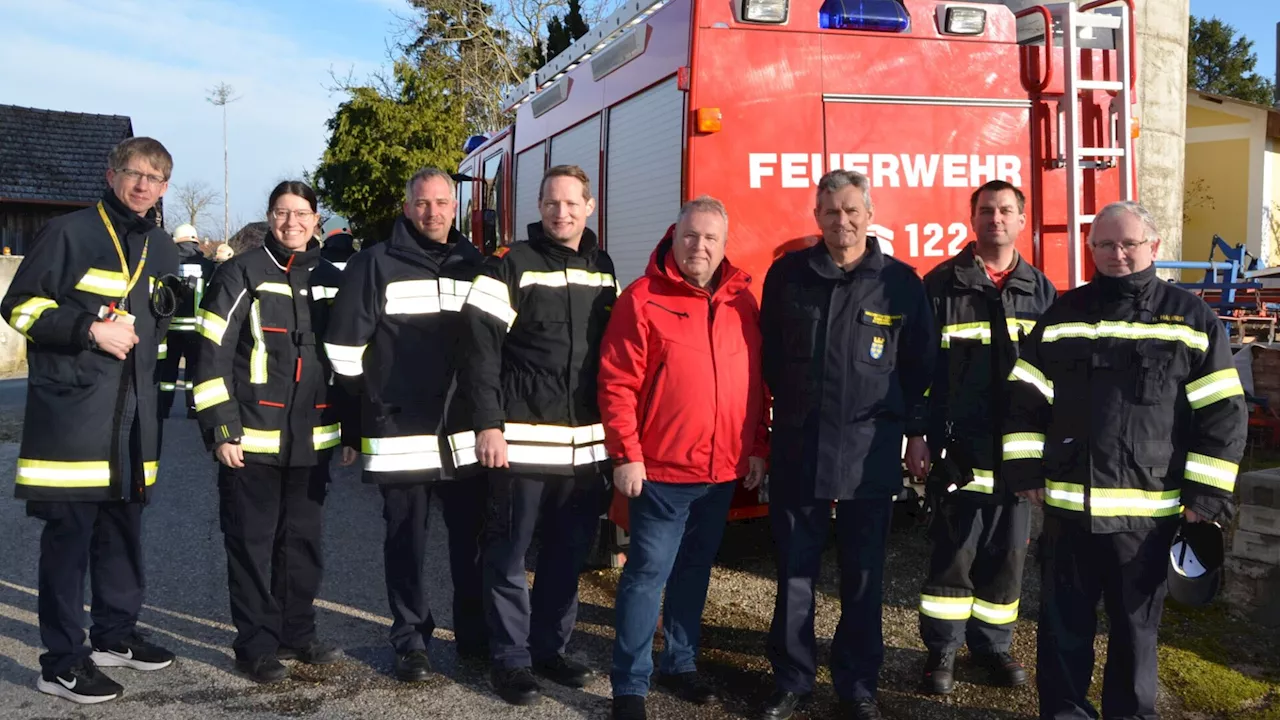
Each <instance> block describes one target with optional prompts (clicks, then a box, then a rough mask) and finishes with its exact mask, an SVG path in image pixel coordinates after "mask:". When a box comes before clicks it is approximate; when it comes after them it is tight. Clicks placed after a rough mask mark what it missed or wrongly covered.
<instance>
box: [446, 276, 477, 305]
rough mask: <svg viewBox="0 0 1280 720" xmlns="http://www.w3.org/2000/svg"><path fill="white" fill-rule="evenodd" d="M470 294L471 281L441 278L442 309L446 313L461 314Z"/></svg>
mask: <svg viewBox="0 0 1280 720" xmlns="http://www.w3.org/2000/svg"><path fill="white" fill-rule="evenodd" d="M469 292H471V281H470V280H454V279H453V278H440V309H441V310H444V311H445V312H460V311H461V310H462V304H463V303H464V302H466V300H467V293H469Z"/></svg>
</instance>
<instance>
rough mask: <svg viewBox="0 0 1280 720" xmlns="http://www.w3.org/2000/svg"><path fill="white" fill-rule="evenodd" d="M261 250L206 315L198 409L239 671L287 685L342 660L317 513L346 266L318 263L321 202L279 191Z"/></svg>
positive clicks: (333, 431)
mask: <svg viewBox="0 0 1280 720" xmlns="http://www.w3.org/2000/svg"><path fill="white" fill-rule="evenodd" d="M267 220H268V223H269V225H270V231H269V232H268V233H267V234H266V237H265V238H264V239H263V246H262V247H260V248H255V249H253V250H250V251H247V252H245V253H244V254H242V255H238V256H236V257H235V258H233V259H232V260H229V261H227V262H226V263H225V264H224V265H223V266H222V268H220V269H219V271H218V273H217V274H216V275H215V276H214V278H213V281H212V282H211V283H210V285H209V289H208V291H207V292H206V294H205V299H204V303H203V305H202V307H201V309H200V325H199V327H200V335H201V338H202V341H201V345H200V351H199V354H198V356H197V358H198V360H197V363H196V373H197V374H196V387H195V401H196V411H197V413H198V416H199V420H200V429H201V431H202V433H203V434H204V436H205V442H206V443H207V444H208V446H209V447H210V448H211V449H212V450H213V452H214V455H215V456H216V458H217V460H218V463H219V466H218V495H219V499H220V504H221V512H220V520H221V526H222V531H223V534H224V538H225V545H226V550H227V577H228V582H229V585H230V592H231V617H232V620H233V621H234V622H235V626H236V631H237V635H236V639H235V641H234V642H233V643H232V647H233V648H234V649H235V655H236V667H237V669H239V670H240V671H241V672H244V673H245V674H247V675H248V676H249V677H251V678H252V679H254V680H256V681H258V682H275V681H278V680H283V679H284V678H285V677H286V676H287V675H288V671H287V670H286V669H285V667H284V666H283V665H281V664H280V662H279V661H280V660H282V659H286V660H287V659H297V660H301V661H303V662H305V663H310V664H323V663H330V662H333V661H335V660H336V659H337V656H338V653H337V651H336V650H335V649H333V648H331V647H328V646H325V645H323V644H321V643H320V642H319V641H317V639H316V629H315V610H314V608H313V603H314V600H315V597H316V593H317V591H318V590H319V587H320V575H321V556H320V533H321V518H322V514H323V513H322V506H323V503H324V498H325V493H326V488H327V485H328V483H329V455H330V450H331V449H332V448H334V447H336V446H337V445H338V444H339V443H340V439H341V436H340V426H339V424H338V419H337V403H336V401H335V398H334V397H332V392H331V387H330V383H329V381H330V378H331V370H330V365H329V362H328V359H327V358H326V357H325V354H324V352H323V349H322V346H321V344H320V342H318V341H317V338H319V337H322V335H323V332H324V328H325V324H326V320H327V318H328V309H329V304H330V303H331V302H332V297H333V295H334V292H335V288H336V287H337V284H338V278H339V277H340V271H339V270H338V269H337V268H335V267H333V265H332V264H330V263H329V262H328V261H325V260H322V259H321V257H320V244H319V242H317V241H316V240H315V229H316V222H317V220H316V196H315V193H314V192H313V191H312V189H311V188H310V187H308V186H307V185H305V184H304V183H301V182H296V181H286V182H282V183H280V184H279V185H278V186H276V188H275V190H273V191H272V193H271V197H270V201H269V202H268V210H267Z"/></svg>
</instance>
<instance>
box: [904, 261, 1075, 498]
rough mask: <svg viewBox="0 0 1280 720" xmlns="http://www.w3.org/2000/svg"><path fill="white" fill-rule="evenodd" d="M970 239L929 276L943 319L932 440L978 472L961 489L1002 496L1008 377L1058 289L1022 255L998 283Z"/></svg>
mask: <svg viewBox="0 0 1280 720" xmlns="http://www.w3.org/2000/svg"><path fill="white" fill-rule="evenodd" d="M974 247H975V244H974V243H969V245H968V246H967V247H965V249H964V250H962V251H960V254H959V255H957V256H955V257H954V258H952V259H950V260H947V261H946V262H944V263H942V264H940V265H938V267H936V268H934V269H933V271H932V272H930V273H929V274H928V275H926V276H925V278H924V285H925V291H926V292H927V293H928V294H929V301H930V303H931V304H932V306H933V314H934V318H935V322H936V323H937V325H938V330H939V336H940V338H941V342H940V343H939V352H938V362H937V365H936V369H935V371H934V377H933V384H932V386H931V387H930V389H929V400H930V422H929V447H930V450H932V453H933V456H934V457H935V458H936V457H939V456H940V453H941V451H942V450H943V449H944V448H945V449H946V453H947V454H946V457H947V459H949V460H951V461H953V462H955V463H956V465H957V466H958V468H959V470H960V472H961V473H963V474H964V475H966V476H972V478H973V480H972V481H970V482H969V483H968V484H966V485H964V486H963V487H962V488H961V490H963V491H964V492H965V495H964V497H968V498H970V499H975V500H976V499H983V500H987V501H990V502H1001V500H1002V496H1003V495H1004V494H1005V490H1004V488H1003V487H1002V485H1003V483H1002V482H1001V480H1000V473H998V472H996V471H997V470H998V469H999V464H1000V463H999V460H1000V457H1001V452H1002V448H1001V437H1000V436H1001V432H1002V428H1001V427H1000V423H1001V422H1002V421H1003V417H1004V408H1005V407H1006V406H1007V404H1008V400H1007V398H1006V393H1005V388H1006V384H1005V378H1007V377H1008V376H1009V372H1010V371H1012V370H1013V364H1014V362H1015V361H1017V359H1018V345H1019V343H1020V342H1021V341H1022V340H1023V339H1024V338H1026V337H1027V336H1029V335H1030V334H1031V330H1032V328H1034V327H1035V324H1036V320H1037V319H1039V318H1040V315H1041V314H1042V313H1044V311H1045V310H1047V309H1048V308H1049V305H1051V304H1052V303H1053V300H1054V298H1056V297H1057V295H1058V293H1057V291H1056V290H1054V288H1053V283H1051V282H1049V278H1047V277H1045V276H1044V273H1042V272H1040V271H1039V270H1037V269H1036V268H1035V267H1033V266H1032V265H1031V264H1030V263H1028V262H1027V261H1026V260H1024V259H1023V258H1021V257H1019V258H1017V261H1016V262H1017V264H1016V265H1014V267H1013V270H1012V271H1010V273H1009V275H1008V276H1007V277H1006V279H1005V281H1004V286H1003V287H1002V288H997V287H996V286H995V283H993V282H992V281H991V278H990V277H989V276H988V275H987V271H986V268H985V267H984V266H983V263H982V259H981V258H979V257H978V256H977V255H976V254H975V253H974Z"/></svg>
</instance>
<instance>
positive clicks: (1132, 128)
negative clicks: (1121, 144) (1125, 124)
mask: <svg viewBox="0 0 1280 720" xmlns="http://www.w3.org/2000/svg"><path fill="white" fill-rule="evenodd" d="M1141 134H1142V124H1141V123H1139V122H1138V116H1136V115H1135V116H1133V122H1132V123H1131V124H1130V125H1129V137H1132V138H1137V137H1138V136H1139V135H1141Z"/></svg>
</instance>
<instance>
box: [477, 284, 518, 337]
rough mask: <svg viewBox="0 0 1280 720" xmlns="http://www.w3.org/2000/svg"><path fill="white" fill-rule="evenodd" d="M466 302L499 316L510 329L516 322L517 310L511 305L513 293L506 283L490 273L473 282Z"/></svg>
mask: <svg viewBox="0 0 1280 720" xmlns="http://www.w3.org/2000/svg"><path fill="white" fill-rule="evenodd" d="M466 304H467V305H471V306H472V307H474V308H476V309H477V310H481V311H484V312H486V313H489V314H490V315H492V316H494V317H496V318H498V319H499V320H501V321H502V322H504V323H506V324H507V328H508V329H510V328H511V326H512V325H514V324H515V322H516V311H515V308H513V307H511V293H510V292H508V290H507V286H506V284H505V283H503V282H502V281H500V280H498V279H496V278H491V277H489V276H488V275H480V276H477V277H476V279H475V282H473V283H471V292H469V293H467V300H466Z"/></svg>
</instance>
